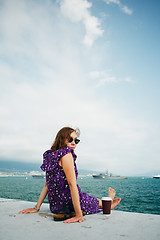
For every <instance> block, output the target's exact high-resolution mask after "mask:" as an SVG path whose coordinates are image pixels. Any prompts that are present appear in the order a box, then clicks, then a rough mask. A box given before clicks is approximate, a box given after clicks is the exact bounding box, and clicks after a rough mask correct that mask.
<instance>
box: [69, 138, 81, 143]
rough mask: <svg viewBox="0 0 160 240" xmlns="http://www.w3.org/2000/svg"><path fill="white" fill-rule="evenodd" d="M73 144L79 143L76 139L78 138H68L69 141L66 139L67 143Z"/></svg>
mask: <svg viewBox="0 0 160 240" xmlns="http://www.w3.org/2000/svg"><path fill="white" fill-rule="evenodd" d="M73 141H74V142H75V144H78V143H79V142H80V140H79V139H78V138H75V139H73V138H72V137H70V138H69V139H68V142H69V143H71V142H73Z"/></svg>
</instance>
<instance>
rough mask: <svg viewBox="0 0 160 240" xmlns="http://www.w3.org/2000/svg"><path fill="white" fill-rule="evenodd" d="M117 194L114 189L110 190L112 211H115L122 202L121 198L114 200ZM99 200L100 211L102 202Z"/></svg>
mask: <svg viewBox="0 0 160 240" xmlns="http://www.w3.org/2000/svg"><path fill="white" fill-rule="evenodd" d="M115 194H116V191H115V190H114V189H113V188H111V187H109V188H108V197H110V198H112V203H111V210H113V209H114V208H115V207H116V206H117V205H118V204H119V203H120V201H121V198H116V199H114V197H115ZM97 199H98V202H99V209H102V200H100V199H99V198H97Z"/></svg>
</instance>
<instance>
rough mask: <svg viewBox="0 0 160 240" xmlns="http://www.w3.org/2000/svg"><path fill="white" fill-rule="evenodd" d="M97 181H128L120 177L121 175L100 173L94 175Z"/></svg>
mask: <svg viewBox="0 0 160 240" xmlns="http://www.w3.org/2000/svg"><path fill="white" fill-rule="evenodd" d="M92 176H93V177H94V178H95V179H127V177H126V176H120V175H113V174H112V173H108V171H106V173H100V174H93V175H92Z"/></svg>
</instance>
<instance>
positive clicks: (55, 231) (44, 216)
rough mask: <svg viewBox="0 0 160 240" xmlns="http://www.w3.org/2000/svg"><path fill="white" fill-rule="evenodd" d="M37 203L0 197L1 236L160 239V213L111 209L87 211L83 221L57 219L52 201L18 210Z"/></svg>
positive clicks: (77, 239) (11, 239)
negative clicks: (29, 211)
mask: <svg viewBox="0 0 160 240" xmlns="http://www.w3.org/2000/svg"><path fill="white" fill-rule="evenodd" d="M35 204H36V203H33V202H27V201H19V200H14V199H3V198H0V218H1V221H0V239H1V240H19V239H21V240H41V239H43V240H46V239H47V240H49V239H51V240H54V239H56V240H59V239H63V240H72V239H74V240H81V239H82V240H83V239H88V240H90V239H91V240H97V239H98V240H101V239H103V240H104V239H112V240H117V239H118V240H119V239H124V240H127V239H135V240H139V239H141V240H143V239H145V240H148V239H149V240H159V239H160V215H152V214H140V213H129V212H120V211H115V210H114V211H112V213H111V215H109V216H107V215H103V214H102V213H98V214H94V215H87V216H85V221H84V222H82V223H71V224H64V223H63V222H54V221H53V218H52V214H51V213H50V211H49V205H48V204H43V205H42V207H41V210H40V212H39V213H33V214H18V211H20V210H22V209H25V208H30V207H34V206H35Z"/></svg>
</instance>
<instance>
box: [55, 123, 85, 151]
mask: <svg viewBox="0 0 160 240" xmlns="http://www.w3.org/2000/svg"><path fill="white" fill-rule="evenodd" d="M72 132H76V134H77V136H79V135H80V130H79V129H73V128H70V127H64V128H62V129H61V130H59V132H58V133H57V135H56V138H55V140H54V143H53V144H52V147H51V149H52V151H53V152H55V151H56V150H58V149H60V148H64V147H66V143H65V140H66V139H69V138H70V134H71V133H72Z"/></svg>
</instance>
